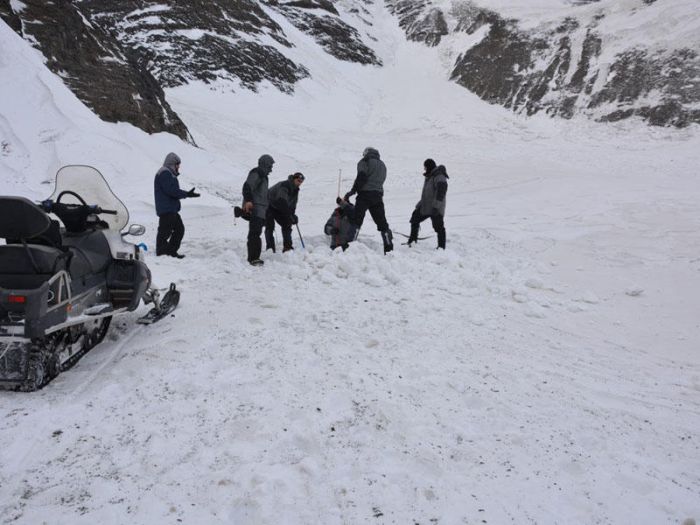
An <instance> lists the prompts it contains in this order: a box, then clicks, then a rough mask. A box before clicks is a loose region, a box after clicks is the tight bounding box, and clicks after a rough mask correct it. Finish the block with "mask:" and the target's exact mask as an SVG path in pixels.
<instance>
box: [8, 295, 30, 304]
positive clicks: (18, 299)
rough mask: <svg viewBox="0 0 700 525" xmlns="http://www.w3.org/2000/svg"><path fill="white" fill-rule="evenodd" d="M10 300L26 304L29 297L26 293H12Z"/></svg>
mask: <svg viewBox="0 0 700 525" xmlns="http://www.w3.org/2000/svg"><path fill="white" fill-rule="evenodd" d="M8 301H9V302H11V303H14V304H24V303H26V302H27V297H26V296H25V295H10V297H9V298H8Z"/></svg>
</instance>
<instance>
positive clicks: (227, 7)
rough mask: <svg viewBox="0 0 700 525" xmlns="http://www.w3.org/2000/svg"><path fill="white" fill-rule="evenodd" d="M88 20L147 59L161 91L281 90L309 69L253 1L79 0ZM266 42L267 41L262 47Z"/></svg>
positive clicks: (279, 29)
mask: <svg viewBox="0 0 700 525" xmlns="http://www.w3.org/2000/svg"><path fill="white" fill-rule="evenodd" d="M78 4H79V5H80V6H81V9H83V10H84V12H85V13H86V14H87V16H88V17H89V18H90V20H91V21H92V22H93V23H94V24H97V25H100V26H101V27H103V28H105V29H109V30H110V31H111V33H112V35H113V36H114V37H115V38H116V39H117V40H119V41H120V42H121V43H122V44H123V45H124V46H126V47H128V48H129V49H131V50H132V51H133V52H135V53H136V54H138V55H139V56H140V57H141V59H142V60H144V61H147V62H148V65H149V69H150V70H151V72H152V73H153V75H154V76H155V77H156V78H157V79H158V80H159V81H160V82H161V84H162V85H163V86H164V87H173V86H178V85H182V84H185V83H187V82H189V81H192V80H202V81H204V82H211V81H214V80H217V79H226V80H238V81H240V83H241V85H242V86H243V87H245V88H248V89H253V90H254V89H256V88H257V85H258V84H259V83H260V82H261V81H263V80H268V81H269V82H271V83H272V84H273V85H274V86H276V87H277V88H279V89H280V90H281V91H284V92H291V91H293V86H294V83H295V82H297V81H298V80H299V79H301V78H304V77H306V76H308V71H307V70H306V69H305V68H304V67H303V66H300V65H297V64H295V63H294V62H293V61H291V60H290V59H288V58H287V57H286V56H285V55H284V54H283V53H282V52H280V50H279V49H278V46H279V47H281V48H290V47H291V46H292V44H291V43H290V42H289V41H288V40H287V38H286V37H285V35H284V33H283V31H282V29H281V28H280V27H279V25H278V24H277V23H276V22H275V21H274V20H272V19H271V18H270V17H269V16H268V14H267V13H266V12H265V11H264V10H263V9H262V8H261V7H260V4H259V3H258V2H256V1H254V0H236V1H235V2H228V1H223V0H218V1H215V0H212V1H207V2H205V1H199V2H191V1H184V0H170V1H163V2H143V1H142V2H134V1H132V0H111V1H109V2H105V1H104V0H78ZM265 40H267V41H268V42H269V43H267V44H262V43H261V42H262V41H265Z"/></svg>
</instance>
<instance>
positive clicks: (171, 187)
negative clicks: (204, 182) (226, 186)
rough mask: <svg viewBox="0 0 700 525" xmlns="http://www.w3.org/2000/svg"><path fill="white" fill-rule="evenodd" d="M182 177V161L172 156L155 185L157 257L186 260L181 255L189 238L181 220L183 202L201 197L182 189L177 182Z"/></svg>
mask: <svg viewBox="0 0 700 525" xmlns="http://www.w3.org/2000/svg"><path fill="white" fill-rule="evenodd" d="M178 175H180V157H178V156H177V155H176V154H175V153H168V155H167V156H166V157H165V161H164V162H163V166H162V167H161V168H160V169H159V170H158V173H156V177H155V179H154V181H153V193H154V196H155V201H156V213H157V214H158V217H159V221H158V235H157V237H156V255H170V256H171V257H177V258H178V259H182V258H183V257H185V256H184V255H182V254H180V253H178V250H179V249H180V243H181V242H182V238H183V237H184V235H185V225H184V224H183V223H182V218H181V217H180V213H179V212H180V200H181V199H186V198H188V197H190V198H191V197H199V193H197V192H196V191H195V188H192V189H191V190H190V191H184V190H181V189H180V183H179V182H178V180H177V177H178Z"/></svg>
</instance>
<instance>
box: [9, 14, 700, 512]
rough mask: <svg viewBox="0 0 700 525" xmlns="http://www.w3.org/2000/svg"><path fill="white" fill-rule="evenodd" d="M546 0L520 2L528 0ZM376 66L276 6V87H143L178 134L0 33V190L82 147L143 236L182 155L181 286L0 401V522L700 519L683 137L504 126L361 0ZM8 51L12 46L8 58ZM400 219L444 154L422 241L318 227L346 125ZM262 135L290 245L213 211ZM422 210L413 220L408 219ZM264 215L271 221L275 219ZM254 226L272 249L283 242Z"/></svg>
mask: <svg viewBox="0 0 700 525" xmlns="http://www.w3.org/2000/svg"><path fill="white" fill-rule="evenodd" d="M540 3H542V2H540ZM372 9H373V10H374V11H373V13H372V14H373V23H374V27H373V31H376V32H377V33H378V34H382V35H383V37H382V39H381V41H380V42H378V43H375V44H374V45H375V46H376V48H377V50H378V52H379V53H380V55H381V58H382V61H383V62H384V64H385V67H384V68H373V67H361V66H357V65H348V64H342V63H340V62H338V61H336V60H335V59H332V58H330V57H329V56H328V55H325V54H324V53H323V52H322V51H321V50H320V49H319V48H318V47H317V46H316V45H315V44H314V43H313V42H312V40H311V39H309V38H308V37H305V36H304V35H303V34H301V33H298V32H295V31H294V29H293V28H291V27H289V26H287V25H285V26H284V30H285V32H286V33H288V34H290V35H292V36H293V38H294V40H295V43H296V47H295V48H294V49H292V50H290V51H289V53H298V54H299V55H300V56H303V57H304V58H305V60H306V62H305V63H310V64H312V67H310V71H311V74H312V78H311V79H307V80H305V81H303V82H302V83H301V84H300V85H299V87H298V89H297V92H296V93H295V95H294V96H287V95H282V94H280V93H278V92H277V91H276V90H274V89H265V88H263V89H261V91H260V92H259V93H250V92H244V91H235V92H232V91H231V86H226V85H218V86H203V85H189V86H186V87H182V88H178V89H177V90H173V91H170V92H169V93H168V96H169V99H170V100H171V101H172V103H173V105H174V107H175V109H176V110H177V111H178V112H179V113H180V115H181V116H183V118H184V119H185V121H186V122H187V123H188V125H189V126H190V129H191V131H192V133H193V135H194V136H195V138H196V140H197V142H198V144H199V145H200V146H201V149H195V148H193V147H191V146H188V145H186V144H184V143H182V142H180V141H179V140H177V139H176V138H174V137H172V136H168V135H155V136H148V135H146V134H144V133H142V132H140V131H138V130H136V129H134V128H132V127H131V126H128V125H123V124H120V125H110V124H105V123H103V122H100V121H99V120H98V119H97V118H96V117H94V116H93V115H92V114H91V113H90V111H89V110H87V109H86V108H85V107H83V106H82V105H81V104H80V103H79V102H78V101H77V100H76V99H75V97H73V95H72V94H70V92H68V90H67V89H66V88H65V87H64V86H63V85H62V83H61V81H60V79H58V78H57V77H55V76H53V75H51V74H50V73H49V72H48V71H47V70H46V69H44V68H43V66H42V64H41V60H40V57H39V56H38V54H37V52H36V51H34V50H32V49H30V48H29V47H28V46H27V45H26V43H24V42H22V41H21V40H20V39H19V38H18V37H17V36H16V35H14V33H12V32H11V31H10V30H9V28H8V27H7V26H5V25H4V24H0V47H1V48H2V49H3V53H2V54H1V55H0V78H2V81H0V144H1V146H0V184H1V185H2V193H3V194H18V195H24V196H27V197H30V198H33V199H41V198H44V197H46V196H48V195H49V194H50V193H51V184H50V183H51V180H52V176H53V174H54V173H55V172H56V170H57V169H58V167H60V166H61V165H64V164H71V163H73V164H76V163H77V164H89V165H93V166H95V167H96V168H98V169H99V170H100V171H101V172H102V173H103V174H104V175H105V177H106V178H107V180H108V181H109V182H110V184H111V186H112V188H113V190H114V191H115V192H116V193H117V194H118V195H119V196H120V197H121V198H122V200H123V201H124V202H125V203H126V204H127V206H129V208H130V212H131V219H132V222H138V223H143V224H145V225H146V226H147V227H148V233H147V234H146V236H145V237H144V238H142V239H139V240H143V241H144V242H146V243H147V244H148V245H149V246H150V247H151V252H152V251H153V246H154V244H155V231H156V226H157V218H156V217H155V212H154V209H153V202H152V177H153V175H154V174H155V172H156V170H157V169H158V167H159V166H160V163H161V162H162V159H163V158H164V157H165V155H166V154H167V153H168V152H169V151H176V152H177V153H178V154H179V155H180V156H181V157H182V159H183V164H182V175H181V177H180V179H181V185H182V186H183V188H185V189H189V188H190V187H192V186H196V187H197V188H198V189H199V190H200V191H201V192H202V194H203V196H202V198H200V199H197V200H185V201H183V210H182V216H183V220H184V222H185V225H186V228H187V231H186V234H185V240H184V243H183V247H182V250H181V251H182V252H183V253H185V254H186V255H187V257H186V258H185V259H183V260H174V259H170V258H165V259H164V258H155V257H153V256H151V257H150V258H149V259H148V262H149V265H150V268H151V270H152V272H153V275H154V279H155V280H156V282H157V283H158V284H159V286H161V287H165V286H167V285H168V283H170V282H171V281H172V282H175V283H176V284H177V285H178V288H180V289H181V290H182V301H181V303H180V306H179V308H178V309H177V310H176V311H175V312H174V314H173V315H172V316H171V317H169V318H167V319H164V320H162V321H161V322H159V323H158V324H156V325H153V326H149V327H144V326H140V325H137V324H136V323H135V320H136V318H137V317H138V315H141V314H143V313H145V311H146V307H143V310H141V311H139V312H136V313H134V315H130V316H127V317H126V318H121V319H119V320H115V322H114V323H113V325H112V328H111V329H110V332H109V334H108V337H107V340H106V341H105V342H104V343H103V344H101V345H100V346H98V347H97V348H96V349H94V350H93V351H91V352H90V353H89V354H88V355H87V356H86V357H84V358H83V359H82V360H81V361H80V362H79V363H78V364H77V365H76V366H75V367H74V368H73V369H71V370H70V371H67V372H65V373H64V374H62V375H60V376H59V377H58V378H57V379H56V380H54V381H53V382H52V383H51V384H49V385H48V386H47V387H46V388H44V389H43V390H41V391H39V392H36V393H31V394H20V393H12V392H0V429H1V432H0V520H1V521H2V523H18V524H37V523H51V524H56V523H65V524H81V523H85V524H88V523H89V524H92V523H143V524H156V523H211V524H214V523H235V524H246V523H249V524H279V523H290V524H296V523H420V524H429V523H443V524H453V523H470V524H471V523H495V524H498V523H539V524H542V523H654V524H657V523H680V522H681V521H683V520H684V519H686V518H692V517H695V518H696V519H697V518H698V517H700V438H699V437H698V436H699V432H698V430H700V423H698V422H699V421H700V348H699V342H700V321H699V317H698V312H700V239H699V238H698V231H700V211H699V210H698V204H697V203H698V202H700V179H698V173H697V167H698V165H700V134H699V133H698V129H697V126H696V127H693V128H690V129H687V130H685V131H678V130H659V129H649V128H647V127H645V126H644V125H642V124H640V123H635V122H628V123H626V124H624V125H619V126H617V125H598V124H592V123H590V122H586V121H581V120H573V121H570V122H560V121H555V120H549V119H547V118H546V117H543V118H534V119H525V118H523V117H519V116H515V115H512V114H510V113H509V112H508V111H507V110H504V109H499V108H496V107H492V106H488V105H486V104H485V103H483V102H482V101H480V100H479V99H477V98H476V97H474V96H472V95H470V94H469V93H468V92H466V91H465V90H463V89H462V88H460V87H458V86H455V85H453V84H450V83H449V82H448V81H447V80H445V77H446V74H445V70H444V69H442V68H443V66H442V64H441V61H440V58H439V56H437V54H436V51H435V50H431V49H427V48H424V47H422V46H420V45H418V44H413V43H408V42H406V41H405V40H404V38H403V36H402V34H401V31H400V30H399V28H398V27H397V25H396V22H395V20H393V19H392V18H390V17H389V16H388V15H387V14H386V13H385V12H384V11H383V10H381V9H380V8H378V7H373V8H372ZM5 50H8V52H5ZM368 145H372V146H374V147H376V148H377V149H378V150H379V151H380V153H381V155H382V158H383V159H384V160H385V162H386V164H387V167H388V171H389V175H388V179H387V184H386V187H385V190H386V193H385V201H386V208H387V215H388V219H389V223H390V225H391V226H392V228H393V229H394V231H396V232H403V233H407V232H408V229H409V225H408V218H409V216H410V213H411V211H412V208H413V206H414V205H415V203H416V201H417V200H418V197H419V195H420V190H421V187H422V176H421V173H422V162H423V160H424V159H425V158H426V157H432V158H434V159H435V160H436V161H437V162H438V163H439V164H445V166H446V167H447V171H448V173H449V175H450V179H449V184H450V186H449V191H448V196H447V199H448V201H447V218H446V224H447V250H446V251H441V250H440V251H437V250H435V237H431V238H429V239H426V240H425V241H422V242H420V243H419V244H418V245H417V246H416V247H413V248H408V247H406V246H402V245H401V244H400V243H401V241H402V238H401V237H400V236H399V235H397V236H396V237H395V244H396V249H395V251H394V252H392V253H390V254H389V255H387V256H384V255H382V250H381V242H380V238H379V234H378V232H377V231H376V229H375V228H374V225H373V223H372V221H371V219H370V218H369V216H368V217H367V218H366V220H365V225H364V227H363V229H362V231H361V234H360V237H359V239H358V241H357V242H355V243H353V244H352V245H351V247H350V249H349V250H348V251H346V252H344V253H343V252H340V251H337V252H331V251H330V250H329V248H328V240H327V239H326V237H325V236H324V235H323V234H322V229H323V224H324V223H325V221H326V219H327V218H328V216H329V215H330V213H331V212H332V210H333V208H334V201H335V197H336V195H337V192H338V178H339V175H340V178H341V182H340V186H341V190H340V191H341V193H344V192H345V191H347V190H348V189H349V188H350V185H351V184H352V179H353V177H354V168H355V164H356V162H357V161H358V160H359V157H360V154H361V152H362V150H363V148H364V147H365V146H368ZM263 153H269V154H271V155H273V157H274V158H275V160H276V164H275V167H274V170H273V172H272V175H271V182H272V183H274V182H276V181H278V180H282V179H283V178H285V177H286V176H287V175H288V174H289V173H292V172H294V171H302V172H303V173H304V174H305V175H306V176H307V179H306V182H305V183H304V185H303V186H302V190H301V197H300V204H299V208H298V215H299V217H300V223H299V226H300V229H299V231H300V232H301V234H302V235H303V236H304V242H305V246H306V247H305V248H302V245H301V242H300V240H299V237H298V234H297V232H296V231H295V232H294V235H295V237H294V240H295V250H294V251H293V252H289V253H284V254H282V253H277V254H271V253H270V252H267V253H265V254H264V255H263V258H264V259H265V266H264V267H262V268H253V267H251V266H249V265H248V264H247V263H246V262H245V237H246V233H247V230H246V224H245V223H242V222H239V223H238V224H234V220H233V214H232V209H231V208H232V206H233V205H235V204H239V203H240V188H241V185H242V183H243V180H244V178H245V176H246V174H247V172H248V170H249V169H250V168H252V167H253V166H255V164H256V162H257V159H258V157H259V156H260V155H261V154H263ZM431 233H432V231H431V228H430V225H429V222H426V223H424V226H423V229H422V231H421V234H422V235H428V236H429V235H431ZM278 236H279V232H278ZM278 243H279V244H281V242H280V240H279V237H278Z"/></svg>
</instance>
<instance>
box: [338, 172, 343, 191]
mask: <svg viewBox="0 0 700 525" xmlns="http://www.w3.org/2000/svg"><path fill="white" fill-rule="evenodd" d="M342 174H343V170H342V168H341V169H339V170H338V197H340V179H341V178H342Z"/></svg>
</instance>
